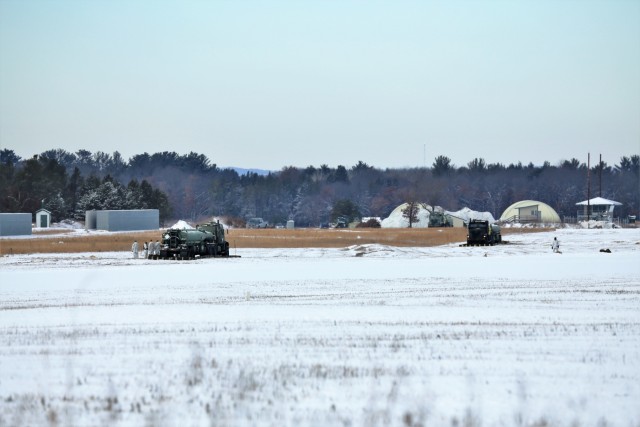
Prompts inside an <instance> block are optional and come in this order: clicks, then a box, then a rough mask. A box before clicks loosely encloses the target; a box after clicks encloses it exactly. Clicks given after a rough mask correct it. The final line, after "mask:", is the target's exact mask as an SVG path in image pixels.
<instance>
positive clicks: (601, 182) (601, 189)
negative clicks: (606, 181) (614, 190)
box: [598, 154, 602, 197]
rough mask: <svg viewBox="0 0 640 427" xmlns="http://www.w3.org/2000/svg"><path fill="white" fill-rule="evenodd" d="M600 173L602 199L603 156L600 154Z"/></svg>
mask: <svg viewBox="0 0 640 427" xmlns="http://www.w3.org/2000/svg"><path fill="white" fill-rule="evenodd" d="M598 172H599V173H600V177H599V178H600V194H599V196H600V197H602V154H600V168H599V170H598Z"/></svg>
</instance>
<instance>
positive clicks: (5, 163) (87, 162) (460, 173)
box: [0, 149, 640, 226]
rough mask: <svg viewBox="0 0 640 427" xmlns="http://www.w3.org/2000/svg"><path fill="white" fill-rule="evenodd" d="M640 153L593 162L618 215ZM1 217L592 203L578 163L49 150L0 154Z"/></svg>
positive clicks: (638, 181)
mask: <svg viewBox="0 0 640 427" xmlns="http://www.w3.org/2000/svg"><path fill="white" fill-rule="evenodd" d="M639 174H640V156H639V155H637V154H635V155H631V156H624V157H621V158H620V160H619V162H618V163H617V164H615V165H613V166H611V165H608V164H607V163H606V162H602V163H601V164H599V163H597V162H596V164H595V165H593V166H592V168H591V171H590V175H591V196H592V197H595V196H598V195H599V194H600V182H602V196H603V197H605V198H608V199H612V200H616V201H618V202H621V203H622V206H621V207H619V208H616V215H617V216H623V217H624V216H626V215H638V213H639V211H640V175H639ZM0 194H1V199H0V211H2V212H35V211H36V210H37V209H38V208H40V207H41V205H42V206H44V207H45V208H46V209H48V210H50V211H51V212H52V213H53V216H54V218H53V219H54V220H60V219H64V218H78V219H82V218H84V212H85V211H86V210H88V209H139V208H155V209H160V214H161V221H163V222H164V221H168V220H173V219H187V220H194V221H195V220H200V219H205V218H207V217H211V216H220V217H227V218H228V219H229V221H238V222H242V221H243V220H246V219H247V218H250V217H262V218H264V219H265V220H267V221H269V222H270V223H272V224H275V223H284V222H286V221H287V220H288V219H293V220H295V221H296V225H298V226H317V225H319V224H321V223H325V222H329V221H331V220H333V219H335V218H336V217H337V216H339V215H342V216H349V217H352V218H354V217H357V216H378V217H383V218H384V217H386V216H388V215H389V213H390V212H391V211H392V210H393V209H394V208H395V207H397V206H398V205H399V204H401V203H404V202H407V201H419V202H424V203H428V204H430V205H434V206H436V205H437V206H442V207H443V208H445V209H447V210H451V211H454V210H458V209H461V208H463V207H469V208H471V209H473V210H476V211H488V212H491V213H492V214H493V216H494V217H496V218H499V217H500V215H501V214H502V212H503V211H504V210H505V209H506V208H507V207H508V206H509V205H510V204H512V203H514V202H517V201H519V200H525V199H532V200H539V201H541V202H544V203H547V204H549V205H550V206H552V207H553V208H554V209H555V210H556V211H557V212H558V214H559V215H560V217H561V218H563V217H565V216H575V215H576V212H577V207H576V206H575V204H576V203H577V202H579V201H582V200H585V199H586V198H587V166H586V165H585V164H584V163H581V162H580V161H578V160H577V159H575V158H574V159H571V160H563V161H561V162H559V163H558V164H556V165H552V164H551V163H550V162H545V163H544V164H543V165H542V166H535V165H533V164H532V163H529V164H528V165H523V164H522V163H517V164H510V165H508V166H505V165H503V164H501V163H487V162H486V161H485V160H484V159H482V158H476V159H473V160H471V161H470V162H469V163H467V164H466V165H464V166H455V165H453V164H452V162H451V159H449V158H448V157H446V156H444V155H441V156H438V157H436V158H435V159H434V161H433V164H432V166H431V167H430V168H406V169H379V168H376V167H373V166H370V165H368V164H366V163H364V162H362V161H360V162H358V163H357V164H356V165H353V166H351V167H346V166H338V167H336V168H332V167H329V166H327V165H321V166H319V167H314V166H308V167H306V168H299V167H285V168H283V169H282V170H280V171H277V172H271V173H268V174H266V175H263V174H257V173H251V172H250V173H247V174H244V175H239V174H238V173H237V172H236V171H235V170H233V169H220V168H218V167H217V166H216V164H215V163H212V162H211V161H210V160H209V159H208V158H207V157H206V156H204V155H202V154H197V153H193V152H191V153H189V154H186V155H179V154H177V153H175V152H162V153H155V154H147V153H144V154H138V155H135V156H133V157H131V158H130V159H129V160H125V159H123V158H122V156H121V155H120V153H118V152H114V153H113V154H107V153H104V152H96V153H91V152H89V151H87V150H79V151H77V152H75V153H70V152H67V151H65V150H62V149H56V150H49V151H45V152H44V153H41V154H39V155H35V156H33V157H32V158H30V159H21V158H20V157H19V156H17V155H16V154H15V152H14V151H13V150H8V149H4V150H1V151H0Z"/></svg>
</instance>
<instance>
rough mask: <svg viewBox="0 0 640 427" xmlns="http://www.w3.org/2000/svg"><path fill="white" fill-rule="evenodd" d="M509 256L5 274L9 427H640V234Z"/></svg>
mask: <svg viewBox="0 0 640 427" xmlns="http://www.w3.org/2000/svg"><path fill="white" fill-rule="evenodd" d="M553 236H557V237H558V239H559V240H560V242H561V250H562V252H563V253H562V254H553V253H551V250H550V248H549V247H550V244H551V240H552V239H553ZM508 240H509V241H510V242H511V243H510V244H507V245H502V246H499V247H498V246H496V247H487V248H461V247H458V246H457V245H449V246H442V247H434V248H392V247H385V246H379V245H365V246H360V247H352V248H345V249H277V250H267V249H250V250H249V249H247V250H238V255H242V258H235V259H207V260H198V261H191V262H178V261H147V260H132V259H130V258H129V254H128V253H99V254H98V253H96V254H69V255H59V254H58V255H49V254H37V255H20V256H10V257H3V258H0V425H25V424H36V425H47V424H52V425H53V424H58V425H145V424H146V425H232V426H237V425H251V426H253V425H278V426H279V425H290V426H297V425H315V426H327V425H328V426H334V425H335V426H343V425H347V426H349V425H350V426H376V425H399V426H405V425H423V426H427V425H429V426H441V425H442V426H534V425H536V426H544V425H549V426H604V425H607V426H639V425H640V405H639V404H638V402H640V262H638V261H639V260H640V230H621V229H614V230H561V231H558V232H555V233H536V234H523V235H509V236H508ZM605 248H609V249H610V250H611V251H612V253H610V254H608V253H601V252H599V250H600V249H605Z"/></svg>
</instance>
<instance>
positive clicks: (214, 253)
mask: <svg viewBox="0 0 640 427" xmlns="http://www.w3.org/2000/svg"><path fill="white" fill-rule="evenodd" d="M206 257H229V242H227V241H226V240H225V236H224V227H223V225H222V224H220V221H217V222H214V221H211V222H208V223H206V224H201V225H197V226H196V228H195V229H186V228H184V229H168V230H166V231H165V232H164V233H163V234H162V243H161V245H160V255H159V258H160V259H180V260H184V259H195V258H206Z"/></svg>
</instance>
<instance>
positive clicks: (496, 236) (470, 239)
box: [467, 219, 502, 246]
mask: <svg viewBox="0 0 640 427" xmlns="http://www.w3.org/2000/svg"><path fill="white" fill-rule="evenodd" d="M497 243H502V235H501V234H500V226H499V225H498V224H491V223H490V222H489V221H485V220H480V219H472V220H471V221H469V225H468V227H467V246H486V245H491V246H493V245H495V244H497Z"/></svg>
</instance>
